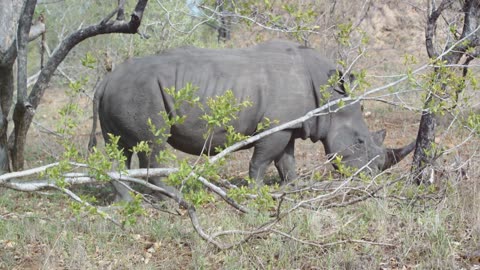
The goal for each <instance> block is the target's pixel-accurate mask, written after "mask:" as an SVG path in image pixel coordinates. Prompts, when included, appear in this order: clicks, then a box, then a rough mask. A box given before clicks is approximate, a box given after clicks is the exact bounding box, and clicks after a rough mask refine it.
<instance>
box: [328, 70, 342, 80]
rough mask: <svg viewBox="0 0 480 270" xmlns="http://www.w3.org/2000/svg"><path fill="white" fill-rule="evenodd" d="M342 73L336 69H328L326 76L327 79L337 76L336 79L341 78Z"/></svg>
mask: <svg viewBox="0 0 480 270" xmlns="http://www.w3.org/2000/svg"><path fill="white" fill-rule="evenodd" d="M342 75H343V74H342V72H341V71H339V70H336V69H330V70H329V71H328V72H327V76H328V78H329V79H330V78H332V77H333V76H338V78H339V79H340V78H342Z"/></svg>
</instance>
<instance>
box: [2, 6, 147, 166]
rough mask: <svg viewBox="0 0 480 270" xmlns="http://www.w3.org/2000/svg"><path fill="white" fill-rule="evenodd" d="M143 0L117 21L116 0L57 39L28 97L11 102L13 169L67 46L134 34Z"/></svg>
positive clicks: (18, 163) (19, 161)
mask: <svg viewBox="0 0 480 270" xmlns="http://www.w3.org/2000/svg"><path fill="white" fill-rule="evenodd" d="M147 2H148V0H138V1H137V4H136V6H135V10H134V11H133V13H132V15H131V18H130V21H128V22H127V21H120V20H118V17H117V20H114V21H110V19H111V18H112V17H113V16H115V14H117V16H122V15H123V7H122V5H123V3H124V1H119V4H120V6H119V7H118V8H117V9H115V10H114V11H113V12H112V13H110V14H109V15H107V17H106V18H105V19H104V20H102V21H101V22H100V23H98V24H96V25H91V26H87V27H84V28H81V29H79V30H77V31H76V32H74V33H72V34H70V35H69V36H68V37H67V38H65V39H64V40H62V41H61V43H60V45H59V46H58V47H57V48H56V49H55V50H54V52H53V54H52V56H51V57H50V59H49V60H48V62H47V63H46V65H45V67H44V68H43V69H42V70H41V72H40V75H39V77H38V79H37V82H36V83H35V85H34V86H33V88H32V91H31V92H30V95H29V96H28V99H27V100H25V101H24V102H22V103H17V104H16V105H15V111H14V121H15V129H14V132H13V134H11V135H10V137H9V145H11V153H12V166H13V169H14V170H21V169H23V166H24V151H25V149H24V146H25V143H26V138H27V132H28V129H29V127H30V124H31V123H32V120H33V116H34V112H35V109H36V108H37V107H38V105H39V103H40V100H41V98H42V97H43V94H44V93H45V90H46V88H47V86H48V83H49V82H50V79H51V77H52V75H53V73H54V72H55V70H56V69H57V67H58V66H59V65H60V63H61V62H62V61H63V60H64V59H65V57H66V56H67V55H68V53H69V52H70V50H71V49H73V48H74V47H75V46H76V45H77V44H78V43H80V42H82V41H83V40H85V39H87V38H90V37H94V36H97V35H102V34H111V33H125V34H136V33H137V32H138V28H139V27H140V24H141V21H142V17H143V12H144V10H145V8H146V5H147Z"/></svg>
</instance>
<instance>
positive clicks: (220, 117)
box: [200, 90, 252, 133]
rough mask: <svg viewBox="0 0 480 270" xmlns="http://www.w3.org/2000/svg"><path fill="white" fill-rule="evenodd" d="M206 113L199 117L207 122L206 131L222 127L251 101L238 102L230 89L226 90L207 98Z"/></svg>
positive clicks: (235, 117) (250, 103)
mask: <svg viewBox="0 0 480 270" xmlns="http://www.w3.org/2000/svg"><path fill="white" fill-rule="evenodd" d="M206 103H207V104H206V105H207V107H208V109H209V112H208V114H207V113H205V114H204V115H202V116H201V117H200V119H202V120H204V121H206V122H207V127H208V133H210V132H212V131H213V129H214V128H215V127H222V126H225V125H226V124H229V123H230V122H231V121H232V120H235V119H237V114H238V112H240V110H242V109H243V108H247V107H250V106H252V102H251V101H248V100H246V101H243V102H241V103H239V102H238V101H237V99H236V98H235V95H234V94H233V91H232V90H227V91H225V93H224V94H223V95H221V96H215V97H209V98H208V99H207V102H206Z"/></svg>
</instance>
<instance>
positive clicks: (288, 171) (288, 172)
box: [275, 138, 297, 183]
mask: <svg viewBox="0 0 480 270" xmlns="http://www.w3.org/2000/svg"><path fill="white" fill-rule="evenodd" d="M275 167H276V168H277V171H278V174H279V175H280V178H281V179H282V182H284V183H286V182H289V181H293V180H295V179H297V172H296V168H295V139H294V138H291V139H290V141H289V142H288V145H287V147H286V148H285V151H283V153H282V154H281V155H280V157H278V158H277V159H275Z"/></svg>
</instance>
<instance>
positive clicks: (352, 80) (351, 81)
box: [348, 73, 357, 84]
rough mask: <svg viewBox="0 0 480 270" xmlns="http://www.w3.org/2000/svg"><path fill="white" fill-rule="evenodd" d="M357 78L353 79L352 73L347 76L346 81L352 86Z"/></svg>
mask: <svg viewBox="0 0 480 270" xmlns="http://www.w3.org/2000/svg"><path fill="white" fill-rule="evenodd" d="M356 79H357V78H355V75H353V74H352V73H350V74H349V75H348V80H349V81H350V84H353V82H354V81H355V80H356Z"/></svg>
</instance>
